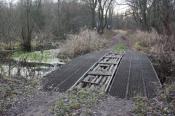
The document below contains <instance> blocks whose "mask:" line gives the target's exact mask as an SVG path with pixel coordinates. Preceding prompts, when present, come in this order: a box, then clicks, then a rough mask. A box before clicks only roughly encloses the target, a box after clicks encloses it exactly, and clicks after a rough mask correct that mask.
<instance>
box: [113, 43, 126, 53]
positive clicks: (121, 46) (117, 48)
mask: <svg viewBox="0 0 175 116" xmlns="http://www.w3.org/2000/svg"><path fill="white" fill-rule="evenodd" d="M126 49H127V47H126V46H125V45H124V44H123V43H118V44H117V45H116V46H115V48H114V51H115V52H119V53H123V52H125V51H126Z"/></svg>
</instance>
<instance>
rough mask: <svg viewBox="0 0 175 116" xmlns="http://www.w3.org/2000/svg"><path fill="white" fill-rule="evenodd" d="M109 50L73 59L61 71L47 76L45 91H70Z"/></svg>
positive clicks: (43, 81)
mask: <svg viewBox="0 0 175 116" xmlns="http://www.w3.org/2000/svg"><path fill="white" fill-rule="evenodd" d="M107 51H108V50H104V51H100V52H93V53H90V54H87V55H84V56H80V57H78V58H75V59H73V60H72V61H71V62H70V63H68V64H66V65H63V67H62V68H61V69H58V70H55V71H53V72H52V73H50V74H48V75H46V76H45V77H44V78H43V80H42V85H43V88H42V89H43V90H45V91H60V92H64V91H66V90H67V89H69V88H70V87H71V86H72V85H73V84H74V83H75V82H76V81H77V80H78V79H79V78H80V77H81V76H82V75H83V74H84V73H85V72H86V71H87V70H88V69H89V68H90V67H91V66H92V65H93V64H94V63H95V62H97V61H98V60H99V59H100V58H101V57H102V56H103V55H105V53H107Z"/></svg>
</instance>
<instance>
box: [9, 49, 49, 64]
mask: <svg viewBox="0 0 175 116" xmlns="http://www.w3.org/2000/svg"><path fill="white" fill-rule="evenodd" d="M12 58H13V59H17V60H26V61H38V62H41V61H47V60H48V59H50V58H52V56H51V53H50V52H48V51H43V52H23V51H16V52H14V53H13V55H12Z"/></svg>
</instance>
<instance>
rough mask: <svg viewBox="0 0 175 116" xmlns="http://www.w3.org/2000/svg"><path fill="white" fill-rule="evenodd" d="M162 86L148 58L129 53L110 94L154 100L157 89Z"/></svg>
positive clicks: (118, 71)
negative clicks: (144, 97)
mask: <svg viewBox="0 0 175 116" xmlns="http://www.w3.org/2000/svg"><path fill="white" fill-rule="evenodd" d="M160 86H161V84H160V81H159V79H158V77H157V74H156V72H155V70H154V68H153V66H152V64H151V62H150V60H149V59H148V57H147V56H146V55H144V54H142V53H139V52H134V51H129V52H127V53H126V55H124V57H123V59H122V60H121V62H120V65H119V68H118V70H117V71H116V74H115V77H114V80H113V82H112V84H111V87H110V89H109V94H110V95H112V96H116V97H119V98H132V97H136V96H147V97H148V98H152V97H154V96H155V95H156V88H157V87H160Z"/></svg>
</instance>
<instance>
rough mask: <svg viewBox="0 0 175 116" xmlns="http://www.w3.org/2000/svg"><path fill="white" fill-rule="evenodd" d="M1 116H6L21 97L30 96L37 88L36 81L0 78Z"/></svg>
mask: <svg viewBox="0 0 175 116" xmlns="http://www.w3.org/2000/svg"><path fill="white" fill-rule="evenodd" d="M0 78H1V79H0V115H5V113H6V112H7V111H8V109H9V108H11V106H13V105H14V104H15V103H16V102H17V101H18V98H20V96H23V97H24V96H29V95H31V94H32V93H33V91H34V89H35V88H36V86H37V82H36V81H34V80H26V79H25V78H23V77H20V78H19V77H18V78H9V77H2V76H0Z"/></svg>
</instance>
